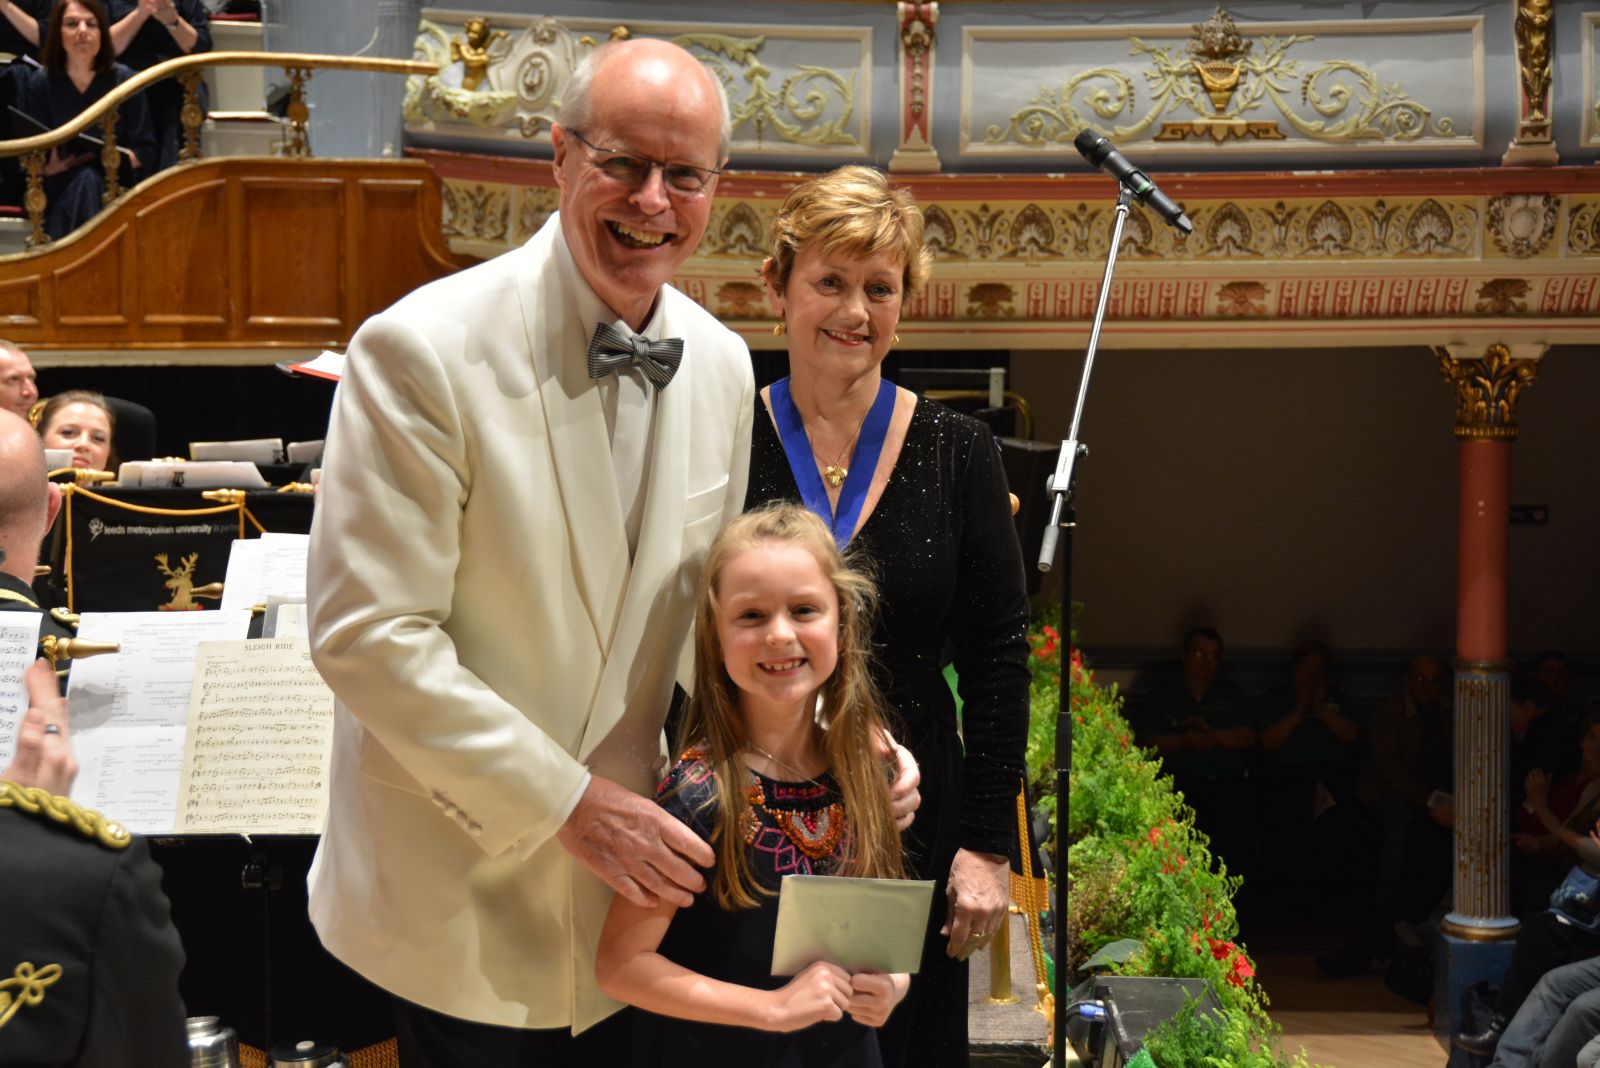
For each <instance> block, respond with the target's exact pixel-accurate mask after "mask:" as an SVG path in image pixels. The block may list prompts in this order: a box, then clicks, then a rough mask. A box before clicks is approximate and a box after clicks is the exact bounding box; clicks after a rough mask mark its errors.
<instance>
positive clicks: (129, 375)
mask: <svg viewBox="0 0 1600 1068" xmlns="http://www.w3.org/2000/svg"><path fill="white" fill-rule="evenodd" d="M1010 362H1011V360H1010V353H1008V352H901V351H899V350H897V349H891V350H890V352H889V355H888V357H887V358H886V359H885V360H884V363H883V372H884V374H885V375H887V376H888V377H889V378H890V379H898V377H899V372H900V368H901V367H936V368H952V367H976V368H984V367H1006V366H1009V365H1010ZM754 368H755V378H756V384H757V385H758V386H765V385H768V384H770V383H772V382H774V381H776V380H777V379H779V378H782V377H783V376H784V375H785V374H788V372H789V366H788V358H787V356H786V355H785V354H784V353H782V352H757V353H755V355H754ZM68 389H94V390H99V391H100V392H101V393H105V394H108V395H110V396H114V397H122V398H124V399H126V400H131V401H138V402H139V403H140V404H143V405H144V406H145V407H147V408H149V409H150V410H151V411H153V412H154V413H155V415H156V455H158V456H187V455H189V442H191V441H231V440H235V439H240V438H282V439H283V440H284V441H285V442H289V441H312V440H315V439H317V438H321V437H323V436H324V435H325V434H326V433H327V430H328V412H329V409H330V407H331V405H332V403H333V390H334V384H333V383H332V382H329V381H326V380H324V379H320V378H310V377H307V376H305V375H293V376H290V375H286V374H284V373H283V372H282V371H280V370H278V369H277V368H276V367H271V366H266V367H47V368H41V369H40V371H39V395H40V396H41V397H48V396H50V395H51V394H54V393H60V392H62V391H64V390H68Z"/></svg>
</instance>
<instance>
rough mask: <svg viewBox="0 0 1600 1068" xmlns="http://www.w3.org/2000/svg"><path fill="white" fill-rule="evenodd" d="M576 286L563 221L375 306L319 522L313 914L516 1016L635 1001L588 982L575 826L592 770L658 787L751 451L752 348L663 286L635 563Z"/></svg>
mask: <svg viewBox="0 0 1600 1068" xmlns="http://www.w3.org/2000/svg"><path fill="white" fill-rule="evenodd" d="M582 286H584V283H583V282H582V280H581V276H580V275H579V274H578V273H577V271H576V269H575V267H574V266H573V263H572V259H571V254H570V253H569V252H568V251H567V247H566V243H565V241H564V239H563V238H562V236H561V229H560V220H559V218H556V217H552V218H551V220H550V221H549V223H547V224H546V225H545V227H544V228H543V229H542V230H540V231H539V233H538V234H536V235H535V236H534V237H533V238H532V239H531V240H530V241H529V242H528V243H527V244H526V245H525V246H524V247H522V248H521V249H518V250H516V251H513V252H510V253H507V254H505V255H503V256H501V257H499V258H497V259H495V260H492V261H490V262H488V263H485V264H482V265H481V266H478V267H474V268H472V269H470V270H467V271H463V272H461V273H459V274H456V275H452V276H451V277H448V278H444V279H441V280H439V281H437V282H434V283H432V284H431V285H428V286H426V287H424V288H422V289H420V290H418V291H416V292H415V293H413V294H411V295H410V296H408V297H406V298H405V299H403V300H401V301H400V302H399V303H398V304H396V305H395V306H394V307H392V308H390V309H389V310H388V311H385V312H383V313H381V314H379V315H377V316H374V317H373V318H372V319H370V320H369V321H368V322H367V323H365V324H364V325H363V326H362V327H361V329H360V331H358V332H357V334H356V336H355V338H354V340H353V341H352V343H351V347H350V351H349V356H348V359H347V360H346V362H345V370H344V378H343V381H342V382H341V383H340V385H339V390H338V394H337V396H336V398H335V401H334V412H333V417H332V422H331V424H330V426H329V431H328V455H327V463H326V466H325V467H324V469H323V479H322V488H321V496H320V499H319V501H318V505H317V513H316V520H315V523H314V524H313V527H312V534H311V563H310V573H309V582H308V584H307V588H308V590H309V591H310V595H311V597H310V602H311V603H310V626H311V638H312V647H313V656H314V659H315V661H316V665H317V667H318V669H319V670H320V671H321V672H322V675H323V677H324V678H325V679H326V680H327V681H328V684H329V685H330V686H331V687H332V688H333V691H334V693H335V694H336V695H337V697H338V699H339V703H338V711H337V713H336V717H337V719H336V727H335V740H334V756H333V774H332V790H331V793H332V797H331V804H330V808H329V817H328V826H327V829H326V831H325V833H324V835H323V838H322V843H321V846H320V848H319V849H318V851H317V857H316V861H315V863H314V864H313V866H312V870H311V875H310V879H309V882H310V888H311V917H312V920H313V922H314V923H315V925H316V928H317V931H318V933H319V934H320V935H321V937H322V941H323V943H324V944H325V945H326V946H327V947H328V948H329V950H330V951H332V952H333V954H334V955H335V956H337V957H339V958H340V959H341V960H343V961H344V962H346V963H347V964H349V965H350V966H351V967H353V968H355V969H356V970H357V971H358V972H360V973H361V974H363V975H365V976H366V977H367V978H369V979H371V980H372V981H374V982H375V983H377V984H378V985H380V986H383V987H385V988H387V989H388V990H390V991H393V992H394V993H397V994H399V995H401V996H402V997H405V998H407V999H409V1000H411V1001H414V1002H418V1003H420V1004H423V1005H426V1006H428V1007H430V1008H433V1009H436V1010H438V1011H440V1012H444V1013H448V1014H450V1015H453V1016H459V1017H463V1018H467V1019H472V1020H478V1021H481V1022H484V1023H491V1024H498V1025H504V1026H512V1027H566V1026H569V1025H570V1026H572V1027H573V1028H574V1029H575V1030H582V1029H583V1028H585V1027H588V1026H589V1025H591V1024H593V1023H595V1022H597V1021H598V1020H600V1019H603V1018H604V1017H605V1016H606V1015H608V1014H609V1013H610V1012H612V1011H613V1010H614V1009H615V1008H616V1007H617V1006H616V1004H615V1003H614V1002H611V1001H610V1000H609V999H607V998H605V997H604V996H603V995H601V994H600V993H599V992H598V991H597V990H596V989H595V985H594V949H595V945H596V943H597V941H598V939H599V933H600V926H601V923H602V921H603V920H604V918H605V913H606V908H607V905H608V904H609V902H610V897H611V893H610V891H609V889H607V887H606V886H605V884H604V883H602V882H601V881H600V880H599V879H597V878H596V877H594V876H593V875H592V874H590V873H589V871H588V870H587V869H586V868H584V867H583V866H582V865H580V864H577V863H576V862H574V861H572V860H571V859H570V858H569V855H568V854H567V852H566V851H565V850H564V849H563V848H562V847H561V845H560V844H559V842H557V841H556V839H555V838H554V837H553V835H554V834H555V832H556V830H557V829H558V828H559V827H560V825H561V823H562V822H563V820H565V818H566V816H567V815H568V814H569V813H570V811H571V808H572V805H573V804H575V803H576V801H577V798H578V796H579V795H580V794H581V792H582V789H583V787H584V785H585V784H586V783H587V782H588V776H589V772H590V770H592V771H593V772H594V773H595V774H598V775H604V776H606V777H607V778H610V779H613V780H616V781H618V782H620V783H622V784H624V785H626V786H628V787H630V788H632V789H634V790H637V791H639V792H641V793H648V792H649V791H650V790H651V789H652V788H653V786H654V784H655V777H656V775H657V774H658V770H657V769H656V768H655V767H654V766H653V765H654V764H655V762H656V760H657V758H658V757H659V756H660V755H661V722H662V717H663V716H664V714H665V711H666V708H667V704H668V702H669V700H670V698H671V693H672V685H673V681H674V679H675V678H676V677H677V676H678V669H679V664H680V660H682V659H686V649H687V644H688V643H687V638H688V636H689V632H690V629H691V627H692V617H693V593H694V587H695V583H696V582H697V581H698V579H699V575H700V570H701V564H702V562H703V560H704V554H705V550H706V547H707V545H708V544H709V542H710V539H711V536H712V535H713V534H714V533H715V532H716V530H717V528H718V527H719V526H720V525H721V524H722V522H723V520H724V519H725V518H726V517H730V516H733V515H735V514H737V513H738V511H739V510H740V508H741V507H742V506H743V500H744V491H745V475H746V472H747V469H748V464H749V442H750V418H751V413H752V411H753V410H754V404H753V400H754V384H753V382H752V377H751V370H750V355H749V352H748V350H747V349H746V348H745V345H744V343H743V342H742V341H740V340H739V338H738V337H737V336H735V335H734V334H733V333H731V332H730V331H728V330H726V329H725V328H723V327H722V326H721V325H719V324H718V323H717V322H716V321H715V320H714V319H713V318H712V317H711V316H710V315H709V314H707V313H706V312H705V311H704V310H703V309H701V308H700V307H699V306H697V305H696V304H694V302H692V301H691V300H689V299H688V298H687V297H685V296H683V295H682V294H681V293H679V292H677V291H676V290H674V289H672V288H670V287H665V288H663V290H662V292H661V295H660V298H659V299H660V302H661V303H660V304H659V305H658V311H657V315H658V317H659V321H660V327H661V329H660V336H663V337H681V338H683V339H684V358H683V363H682V366H681V367H680V369H679V371H678V374H677V377H676V378H674V379H673V381H672V382H671V384H670V385H669V386H668V387H667V388H666V389H665V390H662V391H661V392H660V394H659V395H658V397H657V398H656V412H655V420H654V423H653V427H652V435H653V437H652V441H651V444H650V454H651V459H650V465H649V471H648V475H647V481H646V484H645V488H644V489H643V490H642V491H641V492H643V493H644V494H645V503H644V512H643V518H642V521H641V529H640V532H639V541H638V548H637V551H636V552H635V553H634V556H633V559H632V561H631V562H630V560H629V553H628V544H627V538H626V534H625V531H624V525H623V522H624V521H623V514H622V508H621V504H620V503H619V500H618V493H617V486H616V476H615V474H614V472H613V469H612V461H611V455H610V447H609V444H608V437H607V431H606V422H605V415H604V412H603V411H602V408H601V401H600V396H599V391H598V390H597V389H596V388H595V386H594V384H593V383H592V381H591V380H590V379H589V377H588V376H587V373H586V369H585V361H584V354H585V351H586V347H587V343H588V335H589V333H590V332H591V331H592V330H593V329H594V325H595V324H594V323H589V322H583V321H582V320H581V317H580V315H579V311H578V299H579V298H578V293H579V292H580V289H579V288H578V287H582ZM585 288H586V287H585ZM589 300H590V303H595V302H594V301H593V300H592V294H589Z"/></svg>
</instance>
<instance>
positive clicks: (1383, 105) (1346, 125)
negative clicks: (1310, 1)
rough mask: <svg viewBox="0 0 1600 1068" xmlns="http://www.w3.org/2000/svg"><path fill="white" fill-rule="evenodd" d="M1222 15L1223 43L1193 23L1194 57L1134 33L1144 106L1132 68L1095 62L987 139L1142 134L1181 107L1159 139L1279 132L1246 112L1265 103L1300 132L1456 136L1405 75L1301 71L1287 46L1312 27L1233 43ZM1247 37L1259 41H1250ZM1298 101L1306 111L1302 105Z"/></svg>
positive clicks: (1037, 140) (1342, 137) (1047, 140)
mask: <svg viewBox="0 0 1600 1068" xmlns="http://www.w3.org/2000/svg"><path fill="white" fill-rule="evenodd" d="M1219 16H1220V17H1222V18H1223V19H1224V20H1225V25H1221V28H1220V29H1219V30H1218V32H1219V33H1221V35H1222V36H1221V37H1219V38H1218V40H1217V42H1211V43H1207V42H1208V40H1209V38H1208V32H1209V31H1210V30H1211V29H1213V28H1215V27H1213V26H1212V25H1211V24H1210V23H1202V24H1199V25H1197V26H1196V27H1195V31H1196V38H1195V41H1196V42H1198V46H1197V45H1194V44H1192V45H1191V47H1190V51H1191V52H1193V53H1194V55H1175V54H1174V52H1175V48H1174V47H1172V46H1159V45H1154V44H1148V43H1146V42H1145V41H1143V40H1141V39H1140V38H1138V37H1129V38H1128V41H1129V49H1128V54H1129V55H1131V56H1148V57H1149V60H1148V63H1149V67H1148V69H1146V70H1145V71H1144V72H1143V74H1144V79H1145V82H1146V91H1145V94H1144V95H1145V98H1147V99H1148V101H1149V103H1148V105H1142V104H1141V102H1140V100H1139V94H1138V92H1137V90H1136V88H1135V84H1134V80H1133V78H1131V77H1130V76H1129V75H1128V74H1127V73H1125V72H1124V71H1122V70H1119V69H1118V68H1116V67H1094V68H1091V69H1089V70H1085V71H1080V72H1079V73H1077V74H1074V75H1073V76H1072V77H1070V78H1068V79H1067V80H1066V82H1065V83H1064V84H1063V85H1062V86H1061V87H1060V88H1059V89H1052V88H1050V87H1048V86H1047V87H1043V88H1041V89H1040V90H1039V91H1038V92H1037V93H1036V94H1035V95H1034V97H1033V98H1032V99H1031V100H1029V101H1028V102H1027V104H1026V105H1025V106H1024V107H1022V108H1021V109H1020V110H1018V111H1017V112H1016V113H1015V114H1013V115H1012V116H1011V118H1010V120H1009V121H1008V122H1007V124H1006V125H1005V126H1000V125H998V124H994V125H990V126H989V127H988V129H987V131H986V132H985V135H984V141H985V142H986V143H988V144H999V143H1003V142H1007V141H1011V142H1016V143H1018V144H1024V145H1049V144H1064V143H1066V142H1067V141H1069V140H1070V139H1071V138H1072V137H1074V136H1076V135H1077V131H1079V130H1081V129H1085V128H1088V129H1092V130H1094V131H1096V132H1097V133H1101V134H1104V135H1106V136H1108V137H1113V138H1120V139H1128V138H1134V137H1138V136H1140V135H1142V134H1144V133H1146V132H1147V131H1149V130H1150V129H1151V127H1152V126H1154V125H1155V123H1156V121H1157V120H1158V119H1160V118H1161V117H1163V116H1169V115H1175V114H1180V113H1183V112H1189V113H1192V114H1193V115H1194V116H1195V121H1193V122H1179V123H1165V124H1163V126H1162V129H1161V132H1160V133H1158V134H1157V135H1156V139H1157V140H1184V139H1185V138H1186V137H1189V136H1211V137H1214V138H1215V139H1216V140H1218V141H1222V140H1225V139H1227V138H1229V137H1239V138H1243V137H1258V138H1271V139H1281V138H1282V137H1283V134H1282V132H1281V131H1279V130H1278V129H1277V126H1276V124H1275V123H1274V122H1272V121H1270V120H1262V119H1259V118H1255V119H1252V118H1250V117H1249V116H1250V114H1251V113H1252V112H1256V111H1258V110H1259V109H1260V108H1261V107H1262V105H1263V104H1264V103H1266V102H1270V103H1271V104H1272V105H1273V106H1274V107H1276V109H1277V110H1278V112H1279V113H1280V114H1281V116H1282V117H1283V120H1284V121H1285V122H1287V123H1288V124H1289V125H1290V126H1291V127H1293V128H1294V129H1295V130H1296V131H1298V132H1299V133H1300V134H1301V135H1303V136H1305V137H1308V138H1311V139H1313V140H1316V141H1329V142H1349V141H1365V140H1379V141H1394V142H1401V141H1415V140H1418V139H1420V138H1422V137H1424V136H1438V137H1450V136H1453V135H1454V134H1455V121H1454V120H1453V119H1450V118H1448V117H1441V118H1437V119H1436V118H1434V116H1433V112H1432V110H1431V109H1429V108H1428V107H1427V106H1426V105H1424V104H1422V103H1421V102H1419V101H1417V100H1413V99H1411V97H1410V96H1409V95H1408V94H1407V93H1406V92H1405V90H1404V88H1403V86H1402V85H1401V84H1400V83H1399V82H1384V81H1383V80H1382V79H1380V78H1379V77H1378V75H1377V74H1375V73H1374V72H1373V71H1372V69H1371V68H1369V67H1368V66H1366V65H1364V64H1362V63H1359V62H1357V61H1355V60H1352V59H1334V60H1328V61H1326V62H1323V63H1320V64H1318V65H1317V66H1316V67H1314V68H1312V69H1310V70H1309V71H1306V72H1305V73H1303V74H1302V73H1301V70H1300V66H1299V61H1298V60H1296V59H1293V58H1291V57H1290V56H1289V52H1290V50H1291V49H1293V48H1294V46H1296V45H1299V44H1304V43H1307V42H1310V41H1313V40H1316V38H1315V37H1314V36H1313V35H1310V34H1287V35H1284V36H1262V37H1260V38H1258V39H1256V40H1255V41H1254V42H1249V41H1243V40H1242V39H1239V41H1238V43H1237V44H1235V43H1234V41H1233V40H1232V39H1230V38H1229V36H1228V34H1229V33H1232V35H1233V37H1234V38H1237V36H1238V35H1237V33H1236V32H1234V31H1233V24H1232V21H1231V20H1226V16H1225V14H1224V13H1223V12H1222V11H1221V10H1220V9H1219V10H1218V16H1214V17H1213V19H1212V23H1216V22H1217V19H1218V17H1219ZM1251 44H1259V45H1260V46H1261V47H1260V48H1256V49H1252V48H1251V47H1250V45H1251ZM1219 48H1220V49H1222V52H1219V51H1218V49H1219ZM1224 53H1226V54H1225V55H1224ZM1296 99H1298V100H1299V101H1300V102H1301V103H1302V104H1304V106H1305V107H1306V108H1309V109H1310V111H1311V113H1312V114H1311V115H1310V116H1306V115H1302V114H1300V113H1299V112H1297V110H1296V109H1295V106H1294V101H1295V100H1296ZM1080 104H1081V105H1082V109H1081V110H1080V106H1079V105H1080ZM1141 109H1142V110H1141ZM1085 112H1087V113H1088V114H1085ZM1136 112H1137V113H1138V114H1137V117H1135V118H1133V119H1132V121H1129V122H1126V123H1122V124H1116V121H1115V120H1116V119H1117V118H1118V117H1119V116H1122V115H1123V114H1124V113H1126V114H1129V115H1133V114H1135V113H1136Z"/></svg>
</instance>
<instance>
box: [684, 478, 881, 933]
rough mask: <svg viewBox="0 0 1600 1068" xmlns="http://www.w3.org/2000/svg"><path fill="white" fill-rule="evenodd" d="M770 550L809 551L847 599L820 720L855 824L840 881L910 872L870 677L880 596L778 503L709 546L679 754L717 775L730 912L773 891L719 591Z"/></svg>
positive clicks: (802, 515) (720, 891)
mask: <svg viewBox="0 0 1600 1068" xmlns="http://www.w3.org/2000/svg"><path fill="white" fill-rule="evenodd" d="M768 544H778V545H797V546H799V547H800V548H802V549H805V550H806V551H807V552H809V553H810V554H811V555H812V556H813V557H815V558H816V561H817V563H818V564H819V565H821V567H822V572H823V574H824V575H826V576H827V578H828V581H829V582H830V583H831V584H832V586H833V589H834V592H835V594H836V595H837V596H838V600H839V660H838V664H837V666H836V667H835V668H834V671H833V674H832V675H830V676H829V677H828V679H827V681H826V682H824V683H823V684H822V689H821V697H822V708H823V713H822V722H821V724H819V725H818V727H817V728H816V729H817V731H818V738H819V740H820V742H821V745H822V750H823V752H824V753H825V754H826V756H827V760H828V768H829V770H830V771H832V772H833V776H834V779H835V780H836V781H837V782H838V784H839V789H840V792H841V793H842V794H843V795H844V810H845V813H846V816H847V818H848V820H849V826H848V831H847V833H846V835H845V838H844V839H843V841H845V842H846V843H847V845H846V846H845V850H846V852H845V856H844V861H843V864H842V865H841V867H840V869H839V870H838V871H837V873H836V874H839V875H854V876H862V877H869V878H894V879H897V878H902V877H903V876H904V873H905V871H904V867H903V865H902V862H901V854H900V836H899V834H898V833H897V832H896V831H895V828H894V817H893V815H892V814H891V812H890V809H889V778H888V773H887V770H886V768H885V763H884V761H883V759H882V758H880V757H879V756H877V754H876V743H877V737H878V734H879V732H880V731H881V730H883V729H884V727H885V723H884V711H883V698H882V697H881V696H880V695H879V693H878V688H877V686H876V685H875V684H874V683H873V681H872V676H871V674H870V673H869V672H868V670H867V657H868V656H869V655H870V643H871V635H872V617H873V610H874V607H875V605H876V601H877V591H876V590H875V588H874V587H873V584H872V580H871V579H870V578H869V577H867V576H866V575H865V574H863V573H862V572H861V571H860V570H858V569H856V568H855V567H853V566H852V565H851V563H850V562H847V561H846V559H845V557H844V555H843V554H841V553H840V551H839V548H838V546H837V545H836V544H835V543H834V540H833V534H832V533H831V532H830V531H829V530H828V528H827V526H826V525H824V524H823V522H822V520H820V519H818V518H817V517H816V516H815V515H813V514H812V513H811V512H810V511H808V510H806V509H805V508H802V507H800V506H799V505H796V504H788V503H782V502H779V503H773V504H768V505H764V506H763V507H761V508H758V509H756V510H755V511H752V512H749V513H746V514H745V515H742V516H739V517H738V518H737V519H734V520H732V521H730V522H729V523H728V524H727V525H726V526H724V527H723V528H722V530H721V531H720V532H719V533H718V534H717V537H716V539H715V540H714V541H713V542H712V544H711V550H710V553H709V555H708V556H707V558H706V567H705V576H704V578H702V580H701V583H700V594H699V598H698V601H697V604H696V608H695V667H694V693H693V696H692V697H690V699H689V704H688V708H687V710H686V712H685V715H684V720H683V727H682V731H681V736H680V738H679V743H678V750H677V751H678V752H679V753H680V754H683V753H687V752H688V751H689V750H691V749H694V748H699V749H701V750H703V755H702V759H703V760H704V761H705V763H706V765H707V766H708V767H709V768H711V770H712V771H713V773H714V774H715V784H716V789H715V794H714V798H715V804H716V806H717V810H716V818H715V824H714V826H713V829H712V835H711V845H712V847H713V848H714V849H715V850H716V852H717V860H718V864H717V873H716V878H715V879H714V880H713V883H712V888H713V891H714V892H715V894H716V901H717V904H718V905H720V906H722V907H723V908H725V909H735V908H754V907H756V905H757V904H759V899H760V898H761V897H762V896H764V895H767V894H770V891H766V890H763V889H762V888H761V886H760V885H759V884H758V883H757V882H756V881H755V878H754V875H753V873H752V871H751V868H750V860H749V857H748V854H747V850H746V849H745V842H744V834H743V828H744V826H745V812H746V808H747V806H748V805H749V804H750V801H749V795H748V779H749V774H750V773H749V772H748V771H747V770H746V768H745V765H744V762H743V761H742V760H740V759H739V757H740V754H741V753H743V752H744V751H746V750H747V749H748V748H749V738H748V737H747V735H746V733H745V725H744V718H743V717H742V716H741V715H740V714H739V690H738V687H737V686H735V685H734V682H733V679H732V678H730V677H729V675H728V671H727V668H726V667H725V666H724V663H723V654H722V643H721V641H720V640H719V638H718V635H717V593H718V589H719V585H720V581H721V578H722V572H723V569H724V568H725V567H726V566H727V563H728V561H729V560H731V559H732V558H733V557H734V556H736V555H737V554H738V553H741V552H744V551H745V550H747V549H754V548H757V547H759V546H762V545H768Z"/></svg>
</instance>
